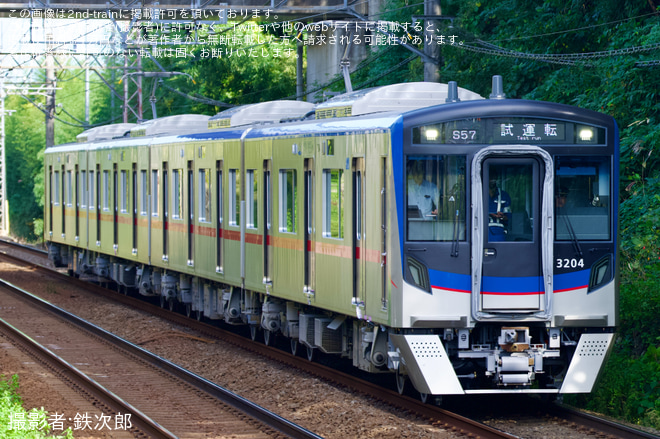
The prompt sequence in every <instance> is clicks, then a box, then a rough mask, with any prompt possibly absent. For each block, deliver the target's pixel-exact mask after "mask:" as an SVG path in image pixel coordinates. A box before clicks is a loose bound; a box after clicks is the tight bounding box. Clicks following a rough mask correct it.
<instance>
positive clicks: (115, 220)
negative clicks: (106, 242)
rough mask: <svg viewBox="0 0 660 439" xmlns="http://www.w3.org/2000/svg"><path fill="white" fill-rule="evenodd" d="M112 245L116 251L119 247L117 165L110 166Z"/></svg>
mask: <svg viewBox="0 0 660 439" xmlns="http://www.w3.org/2000/svg"><path fill="white" fill-rule="evenodd" d="M112 212H113V213H112V244H113V248H114V249H115V250H117V248H118V247H119V175H118V173H117V163H113V165H112Z"/></svg>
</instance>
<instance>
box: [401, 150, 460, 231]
mask: <svg viewBox="0 0 660 439" xmlns="http://www.w3.org/2000/svg"><path fill="white" fill-rule="evenodd" d="M465 161H466V159H465V156H451V155H424V156H421V155H418V156H408V157H407V160H406V198H407V213H406V214H407V227H406V238H407V240H408V241H464V240H465Z"/></svg>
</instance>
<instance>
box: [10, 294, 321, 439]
mask: <svg viewBox="0 0 660 439" xmlns="http://www.w3.org/2000/svg"><path fill="white" fill-rule="evenodd" d="M0 294H1V295H2V296H1V297H2V303H3V307H2V310H0V317H1V319H0V324H1V326H0V328H1V329H0V330H1V331H2V333H3V334H4V335H5V336H6V337H9V338H10V339H11V340H12V341H13V342H14V343H15V344H17V345H19V346H21V347H22V349H23V350H25V351H27V352H29V353H30V354H31V355H33V356H35V357H36V358H38V359H39V362H41V363H42V364H44V365H45V366H46V367H48V368H49V369H50V370H51V371H53V372H54V373H55V374H57V375H59V376H60V377H62V378H63V379H65V380H67V381H68V382H69V383H70V385H71V386H73V387H75V388H77V389H78V391H79V392H83V393H86V394H87V395H89V398H91V399H92V400H93V404H94V406H95V407H97V408H98V409H99V410H100V414H94V415H93V417H92V416H90V417H89V424H88V425H89V427H90V429H92V425H93V424H94V428H96V427H98V426H99V425H100V426H101V428H102V429H103V428H111V424H112V422H113V420H114V421H115V426H116V420H117V419H120V418H121V419H122V423H121V426H122V429H124V430H127V431H130V432H131V433H132V434H133V435H134V436H136V437H154V438H176V437H190V436H193V435H196V434H206V435H207V437H215V436H214V435H215V434H221V435H222V436H220V437H225V436H231V435H232V434H240V435H241V437H249V438H265V437H296V438H318V437H319V436H317V435H315V434H313V433H311V432H309V431H307V430H305V429H303V428H301V427H299V426H298V425H296V424H294V423H292V422H289V421H288V420H286V419H284V418H281V417H280V416H278V415H276V414H274V413H272V412H270V411H268V410H265V409H263V408H262V407H259V406H258V405H256V404H254V403H252V402H250V401H249V400H246V399H245V398H241V397H240V396H238V395H235V394H233V393H231V392H229V391H227V390H226V389H223V388H222V387H220V386H217V385H215V384H213V383H210V382H209V381H207V380H205V379H203V378H201V377H199V376H196V375H194V374H192V373H190V372H188V371H186V370H185V369H183V368H181V367H178V366H177V365H174V364H172V363H170V362H168V361H166V360H164V359H162V358H159V357H157V356H155V355H153V354H151V353H149V352H148V351H146V350H144V349H142V348H140V347H138V346H135V345H133V344H131V343H128V342H126V341H125V340H122V339H120V338H118V337H116V336H114V335H113V334H110V333H109V332H107V331H104V330H103V329H101V328H99V327H97V326H95V325H92V324H90V323H88V322H86V321H84V320H82V319H79V318H78V317H76V316H74V315H72V314H70V313H68V312H66V311H65V310H62V309H60V308H57V307H54V306H53V305H51V304H48V303H46V302H44V301H43V300H41V299H39V298H37V297H36V296H33V295H31V294H29V293H27V292H26V291H23V290H21V289H20V288H18V287H15V286H13V285H11V284H9V283H6V282H4V281H0ZM36 339H38V340H39V342H36V341H35V340H36ZM45 346H50V347H51V349H48V348H46V347H45ZM54 351H56V352H57V354H55V353H54ZM74 363H75V364H77V365H78V366H77V367H76V366H74ZM63 415H64V416H65V417H66V414H63Z"/></svg>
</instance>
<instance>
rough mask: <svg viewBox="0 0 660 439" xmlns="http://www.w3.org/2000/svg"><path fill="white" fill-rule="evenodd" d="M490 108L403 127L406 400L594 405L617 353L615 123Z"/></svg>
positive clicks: (397, 290)
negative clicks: (598, 384)
mask: <svg viewBox="0 0 660 439" xmlns="http://www.w3.org/2000/svg"><path fill="white" fill-rule="evenodd" d="M500 98H501V96H498V95H497V93H494V96H491V99H488V100H479V101H472V102H458V103H451V104H446V105H441V106H437V107H431V108H427V109H422V110H418V111H415V112H411V113H407V114H406V115H404V116H403V119H402V124H401V127H400V132H397V131H395V132H394V135H393V146H392V155H393V160H392V162H393V181H394V186H395V200H393V201H394V202H395V203H396V212H395V215H396V217H397V224H398V237H395V238H394V239H397V240H398V242H396V243H393V247H398V252H399V255H400V258H397V259H398V261H397V265H398V267H397V269H396V270H395V269H394V268H393V267H391V268H390V269H391V270H392V284H391V300H392V305H393V306H392V308H391V309H392V310H393V311H392V312H393V314H392V316H391V319H392V326H393V327H395V328H399V329H397V330H396V331H393V332H392V334H390V352H389V358H390V367H391V368H394V369H396V370H397V373H398V377H399V380H398V381H399V382H400V383H401V387H400V390H401V388H402V386H403V383H404V381H405V379H406V378H409V379H410V380H411V381H412V383H413V385H414V386H415V388H416V389H417V390H418V391H419V392H421V393H422V394H466V393H468V394H469V393H505V392H515V393H525V392H529V393H551V394H552V393H555V394H561V393H582V392H590V391H591V390H592V388H593V385H594V383H595V381H596V378H597V376H598V373H599V371H600V370H601V368H602V367H603V364H604V360H605V357H606V355H607V353H608V352H609V350H610V349H611V347H612V344H613V338H614V329H615V326H616V324H617V296H618V289H617V288H618V287H617V269H616V267H617V252H616V249H617V204H618V203H617V200H618V189H617V186H618V182H617V176H618V129H617V126H616V123H615V122H614V120H613V119H612V118H610V117H608V116H605V115H602V114H599V113H595V112H592V111H587V110H581V109H578V108H574V107H569V106H565V105H559V104H551V103H545V102H532V101H520V100H508V99H500ZM397 138H398V140H397ZM394 310H396V311H394Z"/></svg>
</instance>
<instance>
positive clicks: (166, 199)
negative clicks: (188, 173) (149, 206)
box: [162, 162, 170, 261]
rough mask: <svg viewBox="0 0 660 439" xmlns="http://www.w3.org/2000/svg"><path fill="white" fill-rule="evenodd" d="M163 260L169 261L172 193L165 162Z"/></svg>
mask: <svg viewBox="0 0 660 439" xmlns="http://www.w3.org/2000/svg"><path fill="white" fill-rule="evenodd" d="M162 187H163V191H162V193H163V260H164V261H167V260H168V251H169V248H168V239H167V238H168V230H167V229H168V227H169V224H168V215H169V212H168V210H169V193H170V187H169V181H168V174H167V162H163V185H162Z"/></svg>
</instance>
